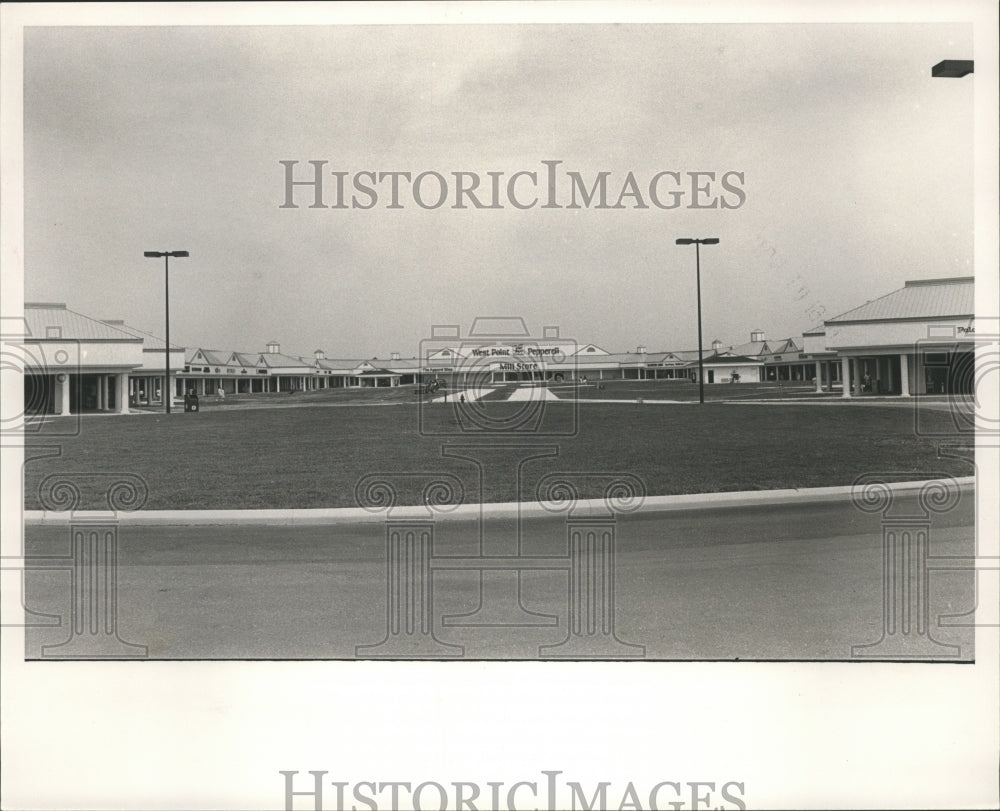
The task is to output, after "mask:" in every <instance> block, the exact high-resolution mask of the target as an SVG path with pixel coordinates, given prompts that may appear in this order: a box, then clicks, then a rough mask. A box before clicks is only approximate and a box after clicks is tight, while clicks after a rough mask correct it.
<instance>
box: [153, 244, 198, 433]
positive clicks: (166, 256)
mask: <svg viewBox="0 0 1000 811" xmlns="http://www.w3.org/2000/svg"><path fill="white" fill-rule="evenodd" d="M142 255H143V256H145V257H146V258H147V259H159V258H160V257H161V256H162V257H163V290H164V313H165V316H164V317H165V320H166V333H167V335H166V345H165V346H164V348H163V359H164V362H165V363H164V369H165V375H164V378H163V401H164V403H166V406H167V413H168V414H169V413H170V401H171V400H172V399H173V397H174V395H173V392H172V391H171V388H172V386H171V385H170V257H171V256H173V257H175V258H177V259H183V258H185V257H187V256H190V254H189V253H188V252H187V251H144V252H143V254H142Z"/></svg>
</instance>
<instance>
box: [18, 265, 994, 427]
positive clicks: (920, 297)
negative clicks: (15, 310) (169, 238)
mask: <svg viewBox="0 0 1000 811" xmlns="http://www.w3.org/2000/svg"><path fill="white" fill-rule="evenodd" d="M974 289H975V286H974V282H973V278H972V277H961V278H945V279H923V280H915V281H908V282H906V284H905V286H904V287H902V288H900V289H898V290H894V291H892V292H890V293H887V294H886V295H884V296H882V297H880V298H877V299H874V300H872V301H869V302H867V303H865V304H862V305H861V306H859V307H856V308H854V309H852V310H849V311H848V312H845V313H843V314H841V315H838V316H836V317H835V318H830V319H827V320H826V321H825V322H824V323H823V324H821V325H817V326H816V327H814V328H812V329H810V330H807V331H806V332H805V333H804V334H803V335H802V336H801V337H799V338H782V339H779V340H768V339H766V338H765V335H764V333H763V331H761V330H754V331H753V332H751V333H750V334H749V338H750V340H749V341H747V342H745V343H742V344H735V345H730V346H724V345H723V344H722V342H721V341H719V340H715V341H713V342H712V344H711V347H710V348H707V349H705V350H704V352H703V357H702V363H701V366H702V367H703V369H704V372H705V382H706V383H708V384H716V383H758V382H764V383H766V382H769V381H774V382H775V383H776V384H780V383H781V381H789V382H790V383H792V384H794V383H798V384H799V385H804V384H807V385H813V386H815V391H816V392H817V393H819V392H823V391H826V392H831V391H833V390H834V389H837V388H839V389H840V392H841V395H842V396H843V397H857V396H862V395H885V396H891V395H898V396H904V397H905V396H910V395H924V394H958V395H965V394H969V393H970V392H971V391H972V387H973V385H974V374H973V372H974V346H973V342H974V340H975V315H974ZM514 320H517V321H519V319H514ZM24 325H25V326H24V333H25V334H24V336H23V337H22V338H21V339H20V341H19V342H20V344H21V346H22V354H23V357H24V362H23V368H24V397H25V407H26V413H28V414H71V413H72V414H77V413H100V412H110V413H128V411H129V408H130V407H147V406H148V407H154V406H161V405H162V404H163V393H164V391H167V390H169V391H170V392H171V394H172V396H173V397H174V398H175V400H177V401H179V400H180V398H182V397H183V396H184V395H185V394H192V393H193V394H196V395H199V396H205V395H216V396H220V395H232V396H237V397H238V396H240V395H252V394H279V393H290V392H298V391H311V390H318V389H329V388H366V387H396V386H403V385H414V384H425V383H427V382H428V381H437V382H438V383H440V384H442V385H446V386H454V385H466V386H467V385H477V384H481V385H490V384H502V383H515V382H521V383H532V382H534V383H538V382H542V381H547V382H548V383H550V384H558V383H570V382H572V381H578V382H588V383H589V382H597V381H605V380H677V381H690V380H697V375H698V369H699V363H698V351H697V350H676V351H659V352H648V351H647V348H646V347H645V346H639V347H637V348H636V350H635V351H634V352H621V353H613V352H608V351H607V350H605V349H603V348H601V347H599V346H597V345H596V344H577V343H575V342H572V341H566V340H560V339H559V336H558V330H556V329H554V328H546V329H547V330H549V331H548V332H547V333H546V334H545V336H544V337H542V338H538V339H531V338H529V337H514V338H510V337H490V336H489V335H486V336H484V335H479V334H476V325H475V324H473V328H472V329H471V330H470V332H469V334H468V335H466V336H465V337H464V338H463V336H462V335H461V334H460V330H459V328H457V327H454V328H452V332H451V333H449V336H448V337H447V338H444V339H442V340H437V341H430V342H423V343H421V350H420V357H410V358H403V357H401V356H400V354H399V353H392V354H391V355H390V356H389V357H388V358H386V359H379V358H370V359H356V358H353V359H352V358H348V359H343V358H328V357H327V356H326V353H325V352H323V351H322V350H316V351H315V352H313V353H312V355H311V356H299V355H292V354H287V353H282V352H281V346H280V345H279V344H278V343H277V342H270V343H268V344H266V345H265V347H264V351H261V352H242V351H236V350H213V349H207V348H201V347H197V348H190V349H184V348H183V347H180V346H174V345H172V346H171V347H170V354H169V361H170V378H171V381H170V385H169V386H167V385H166V380H165V377H166V364H165V349H166V344H165V342H164V341H163V339H161V338H158V337H156V336H155V335H151V334H149V333H147V332H144V331H142V330H138V329H136V328H134V327H132V326H130V325H128V324H127V323H125V322H124V321H122V320H101V319H97V318H92V317H90V316H87V315H84V314H82V313H79V312H76V311H73V310H70V309H68V308H67V307H66V305H65V304H42V303H30V304H25V308H24ZM525 333H526V331H525ZM843 381H847V382H846V385H845V384H844V383H843Z"/></svg>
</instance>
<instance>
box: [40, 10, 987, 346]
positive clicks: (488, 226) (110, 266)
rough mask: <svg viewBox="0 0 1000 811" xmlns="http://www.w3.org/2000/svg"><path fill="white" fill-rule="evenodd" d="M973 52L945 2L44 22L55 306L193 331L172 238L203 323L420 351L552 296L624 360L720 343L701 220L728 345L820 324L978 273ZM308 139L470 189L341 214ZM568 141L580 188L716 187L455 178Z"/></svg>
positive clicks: (44, 235)
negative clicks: (928, 13) (577, 201)
mask: <svg viewBox="0 0 1000 811" xmlns="http://www.w3.org/2000/svg"><path fill="white" fill-rule="evenodd" d="M971 54H972V27H971V25H968V24H943V23H942V24H884V23H879V24H820V23H816V24H784V25H763V24H761V25H756V24H754V25H751V24H740V25H736V24H727V25H723V24H703V25H681V24H645V25H610V24H598V25H569V24H564V25H544V24H539V25H516V24H511V25H422V26H403V25H400V26H393V25H381V26H367V25H348V26H308V27H306V26H298V27H292V26H282V27H275V26H269V27H252V26H234V27H225V28H223V27H169V26H167V27H115V28H112V27H101V26H94V27H73V28H59V27H51V28H44V27H40V28H31V29H27V30H26V31H25V40H24V138H25V153H24V172H25V194H24V205H25V232H24V233H25V274H24V284H25V300H27V301H59V302H65V303H66V304H67V305H68V306H69V307H70V308H71V309H74V310H77V311H79V312H82V313H85V314H88V315H91V316H94V317H98V318H108V319H110V318H123V319H125V320H126V321H127V322H128V323H130V324H132V325H133V326H135V327H138V328H140V329H144V330H147V331H150V332H153V333H155V334H159V335H162V334H163V317H164V316H163V296H164V290H163V267H162V260H150V259H144V258H143V256H142V254H143V252H144V251H148V250H187V251H189V252H190V254H191V256H190V258H188V259H178V260H175V261H174V262H173V263H172V264H171V279H170V316H171V337H172V340H173V341H174V342H175V343H180V344H184V345H187V346H201V347H207V348H216V349H237V350H240V351H248V352H252V351H259V350H262V349H263V348H264V344H265V343H266V342H268V341H272V340H273V341H278V342H280V344H281V348H282V351H285V352H290V353H292V354H299V355H309V354H311V353H312V352H313V350H315V349H323V350H324V351H325V352H326V353H327V355H328V356H329V357H349V358H350V357H356V358H363V357H381V358H385V357H388V355H389V353H390V352H400V353H402V354H403V356H404V357H409V356H413V355H416V354H417V353H418V352H419V343H420V341H421V340H422V339H425V338H427V337H429V336H430V334H431V330H432V328H433V326H434V325H440V324H457V325H461V326H462V334H463V335H464V334H466V332H467V330H468V328H469V326H470V325H471V323H472V321H473V319H474V318H476V317H477V316H490V317H493V316H521V317H523V318H524V319H525V321H526V323H527V325H528V327H529V329H530V330H531V332H532V334H540V333H541V331H542V328H543V327H545V326H558V327H559V330H560V337H561V338H563V339H568V340H576V341H579V342H580V343H591V342H592V343H596V344H597V345H599V346H601V347H603V348H605V349H607V350H608V351H611V352H621V351H626V350H630V349H631V350H634V349H635V348H636V347H637V346H639V345H642V346H646V347H648V348H649V349H650V351H655V350H666V349H690V348H691V347H693V346H695V345H696V342H697V321H696V289H695V255H694V253H695V251H694V249H693V248H692V247H678V246H676V245H675V244H674V242H675V239H677V238H679V237H718V238H719V240H720V243H719V245H715V246H706V247H704V248H703V249H702V250H701V294H702V302H703V310H702V312H703V320H704V337H705V344H706V345H708V344H710V343H711V341H712V340H713V339H716V338H718V339H720V340H721V341H722V342H723V344H725V345H730V344H739V343H742V342H745V341H747V340H749V335H750V331H751V330H754V329H761V330H763V331H764V332H765V334H766V335H767V337H770V338H780V337H785V336H789V335H792V336H795V335H800V334H801V333H802V331H803V330H805V329H808V328H810V327H812V326H814V325H816V324H817V323H818V322H820V321H822V320H823V318H824V317H825V318H830V317H833V316H835V315H838V314H840V313H842V312H844V311H846V310H849V309H851V308H853V307H856V306H858V305H860V304H863V303H864V302H865V301H868V300H870V299H873V298H876V297H878V296H881V295H884V294H886V293H888V292H890V291H892V290H894V289H896V288H898V287H901V286H902V285H903V283H904V282H905V281H906V280H907V279H924V278H934V277H947V276H963V275H971V274H972V260H973V208H972V184H973V169H974V163H973V154H972V137H973V95H972V94H973V81H974V76H969V77H965V78H964V79H932V78H931V70H930V69H931V66H932V65H934V64H935V63H937V62H939V61H941V60H942V59H964V58H971ZM281 161H298V162H299V163H298V165H297V167H296V172H298V173H299V174H297V175H296V178H297V179H303V178H306V177H310V176H311V168H310V166H309V164H308V161H327V164H325V165H324V171H325V172H334V171H340V172H347V173H348V175H347V177H348V180H347V183H348V190H347V194H348V197H347V199H348V201H349V202H350V193H351V189H350V183H351V179H352V178H353V177H354V175H355V174H356V173H358V172H362V171H366V170H367V171H374V172H393V171H402V172H410V173H411V176H415V175H417V174H419V173H421V172H438V173H440V174H441V175H443V176H444V177H445V178H446V180H449V183H450V189H449V191H450V197H449V199H448V200H447V202H446V203H445V204H444V205H443V206H441V207H440V208H435V209H429V208H423V207H421V206H419V205H417V204H416V202H415V201H413V200H412V199H411V198H409V197H408V196H406V195H404V199H405V204H404V205H403V206H402V208H395V209H393V208H388V207H387V203H388V199H387V197H388V186H387V185H386V184H385V183H383V184H379V186H378V190H379V192H380V196H379V202H378V204H377V205H375V206H374V207H373V208H370V209H361V208H351V207H348V208H343V209H336V208H310V207H309V204H310V203H311V202H312V196H311V192H310V191H309V189H304V190H303V189H302V188H296V189H295V190H294V202H296V203H297V204H298V207H297V208H282V204H283V203H284V202H285V191H286V189H285V167H284V166H283V165H282V164H281V163H280V162H281ZM542 161H561V162H562V163H561V164H559V165H558V171H559V172H562V173H563V175H560V177H561V178H562V179H561V181H560V182H561V183H562V184H563V185H562V186H561V187H560V189H561V193H563V194H564V196H567V195H566V194H565V192H566V189H568V188H569V184H570V181H569V180H568V179H567V177H566V176H565V172H570V171H575V172H578V173H580V176H581V177H582V178H584V179H585V180H586V182H587V184H588V185H589V184H590V183H592V182H593V180H594V179H595V178H596V177H597V175H598V173H599V172H608V173H609V175H608V188H609V197H610V198H611V200H610V201H609V202H610V203H611V204H613V203H614V201H615V200H617V198H618V192H619V190H620V189H621V188H622V185H623V183H624V182H625V178H626V177H627V175H628V173H629V172H631V173H633V176H634V177H635V178H636V180H637V184H638V187H639V188H640V190H643V189H646V190H648V184H649V182H650V179H651V178H653V177H654V176H655V175H657V173H659V172H666V171H669V172H678V173H680V175H681V179H682V181H683V182H685V183H688V190H687V192H686V194H685V196H684V199H683V201H682V204H681V205H680V206H678V207H677V208H672V209H661V208H657V207H656V206H654V205H652V204H651V201H649V200H648V194H646V191H642V194H643V196H645V197H646V198H647V199H646V201H645V202H646V203H647V205H649V207H648V208H644V209H643V208H636V207H635V205H634V204H635V202H636V201H635V198H634V197H627V198H624V199H623V207H622V208H609V209H597V208H594V207H593V206H591V207H582V208H578V209H569V208H565V207H562V208H550V209H543V208H541V205H542V202H544V201H540V202H539V204H538V205H537V206H535V207H533V208H530V209H526V210H519V209H517V208H514V207H513V206H512V205H510V204H509V203H507V204H506V205H504V206H503V207H502V208H498V209H476V208H474V207H471V206H470V207H468V208H464V209H454V208H452V207H451V204H452V203H453V202H454V182H453V176H452V173H453V172H463V171H464V172H473V173H476V174H477V175H478V176H479V177H480V178H481V179H482V180H483V183H484V185H485V184H486V183H487V182H488V179H489V177H488V175H487V173H488V172H503V173H504V175H503V178H504V183H506V181H507V179H509V177H510V176H511V175H512V174H513V173H515V172H518V171H534V172H537V173H539V175H540V186H541V187H542V189H543V190H544V185H545V181H544V173H545V166H544V165H543V164H542ZM691 172H714V173H716V183H715V184H714V185H712V186H711V189H712V194H711V195H710V196H712V195H717V194H718V193H719V192H721V191H722V189H721V187H720V186H719V185H718V180H719V179H720V178H721V176H722V175H723V174H725V173H727V172H735V173H740V175H739V177H741V178H742V181H741V182H740V184H739V185H740V188H741V190H742V192H743V197H742V199H741V198H740V197H737V196H736V195H735V194H732V193H730V194H727V195H725V196H724V197H723V198H722V199H724V200H726V201H728V203H730V204H735V203H740V204H739V205H736V206H735V207H731V208H722V207H718V208H691V207H689V206H690V204H691V202H692V199H697V198H693V196H692V194H691V191H690V183H689V177H690V176H689V174H688V173H691ZM325 177H326V180H325V181H324V202H325V203H326V204H327V205H329V204H331V203H334V202H335V200H334V199H333V198H334V197H335V195H334V188H335V187H334V185H333V181H334V178H333V175H331V174H327V175H325ZM735 177H737V176H735V175H731V176H730V178H731V179H733V178H735ZM669 180H670V178H669V176H668V181H669ZM522 182H524V178H522ZM734 182H735V181H734ZM425 188H426V189H428V190H429V191H428V192H427V193H426V195H425V196H426V197H429V198H431V199H432V200H433V198H434V197H435V196H436V194H435V193H434V192H435V190H436V188H437V186H436V185H435V184H434V183H428V185H427V186H426V187H425ZM519 188H523V189H525V192H524V194H523V196H524V197H529V198H530V197H531V195H530V194H528V193H527V192H528V191H530V190H529V189H528V186H527V185H524V186H523V187H519ZM662 188H664V189H666V188H668V187H667V186H663V187H662ZM671 188H672V187H671ZM484 196H485V197H486V198H487V199H488V197H489V194H488V193H487V194H486V195H484ZM665 196H666V195H661V197H665ZM360 199H361V200H362V201H364V202H367V200H368V199H369V198H367V197H365V196H363V195H362V196H361V197H360ZM701 200H702V202H704V201H705V198H704V197H702V198H701ZM562 202H563V203H565V202H566V201H565V200H563V201H562Z"/></svg>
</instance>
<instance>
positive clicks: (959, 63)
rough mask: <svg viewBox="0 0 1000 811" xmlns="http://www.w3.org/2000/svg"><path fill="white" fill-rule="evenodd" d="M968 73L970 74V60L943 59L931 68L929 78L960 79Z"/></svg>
mask: <svg viewBox="0 0 1000 811" xmlns="http://www.w3.org/2000/svg"><path fill="white" fill-rule="evenodd" d="M969 73H972V60H971V59H945V60H944V61H943V62H938V63H937V64H936V65H935V66H934V67H933V68H931V76H933V77H939V76H943V77H944V78H946V79H961V78H962V77H963V76H965V75H967V74H969Z"/></svg>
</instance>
